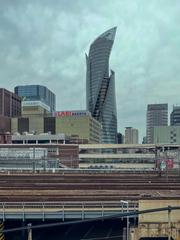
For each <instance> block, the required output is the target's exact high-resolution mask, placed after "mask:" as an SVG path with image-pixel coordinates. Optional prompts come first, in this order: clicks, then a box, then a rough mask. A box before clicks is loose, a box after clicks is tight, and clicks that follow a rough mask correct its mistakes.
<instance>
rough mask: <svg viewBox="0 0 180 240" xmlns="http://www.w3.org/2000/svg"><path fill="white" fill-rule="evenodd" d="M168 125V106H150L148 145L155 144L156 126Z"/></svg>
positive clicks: (147, 130)
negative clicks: (154, 133) (154, 132)
mask: <svg viewBox="0 0 180 240" xmlns="http://www.w3.org/2000/svg"><path fill="white" fill-rule="evenodd" d="M167 125H168V104H166V103H165V104H148V106H147V115H146V137H147V143H153V131H154V129H153V128H154V127H155V126H167Z"/></svg>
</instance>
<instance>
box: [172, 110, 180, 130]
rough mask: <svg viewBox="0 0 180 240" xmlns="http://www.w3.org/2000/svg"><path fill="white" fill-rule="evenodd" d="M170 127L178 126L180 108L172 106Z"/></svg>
mask: <svg viewBox="0 0 180 240" xmlns="http://www.w3.org/2000/svg"><path fill="white" fill-rule="evenodd" d="M170 124H171V126H180V106H173V111H172V113H171V116H170Z"/></svg>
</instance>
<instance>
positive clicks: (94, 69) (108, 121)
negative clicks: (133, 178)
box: [86, 27, 117, 143]
mask: <svg viewBox="0 0 180 240" xmlns="http://www.w3.org/2000/svg"><path fill="white" fill-rule="evenodd" d="M115 33H116V27H114V28H111V29H109V30H108V31H106V32H104V33H103V34H101V35H100V36H99V37H98V38H96V40H95V41H94V42H93V43H92V44H91V46H90V50H89V55H86V63H87V72H86V104H87V110H88V111H90V112H91V114H92V116H93V117H94V118H95V119H97V120H98V121H99V122H100V123H101V124H102V134H101V138H102V142H103V143H116V142H117V113H116V97H115V73H114V71H112V70H111V72H110V73H109V57H110V53H111V49H112V45H113V42H114V38H115Z"/></svg>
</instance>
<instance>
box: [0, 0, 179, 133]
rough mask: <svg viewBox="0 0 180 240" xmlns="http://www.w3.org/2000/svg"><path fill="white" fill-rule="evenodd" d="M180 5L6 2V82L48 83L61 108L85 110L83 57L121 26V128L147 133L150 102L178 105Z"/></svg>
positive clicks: (163, 1) (1, 39)
mask: <svg viewBox="0 0 180 240" xmlns="http://www.w3.org/2000/svg"><path fill="white" fill-rule="evenodd" d="M179 9H180V2H179V0H174V1H172V0H151V1H147V0H134V1H131V0H114V1H109V0H103V4H102V1H101V0H91V1H84V0H76V1H74V0H69V1H66V0H39V1H35V0H27V1H23V0H13V1H11V0H6V1H1V3H0V83H1V87H6V88H8V89H10V90H13V87H14V86H15V85H18V84H27V83H39V84H44V85H47V87H49V88H50V89H52V90H53V91H54V92H55V93H56V94H57V108H58V109H59V110H61V109H62V110H65V109H78V108H85V106H86V104H85V83H86V80H85V75H86V74H85V71H86V66H85V57H84V54H85V52H88V49H89V46H90V44H91V42H92V41H93V40H94V39H95V38H96V37H97V36H98V35H99V34H101V33H102V32H103V31H105V30H107V29H108V28H111V27H113V26H118V29H117V35H116V39H115V44H114V47H113V51H112V55H111V59H110V67H111V68H112V69H113V70H114V71H115V72H116V93H117V107H118V119H119V129H120V130H121V131H124V127H125V126H129V125H130V126H133V127H137V128H139V129H140V131H141V135H144V134H145V112H146V105H147V103H154V102H169V104H170V106H172V104H173V103H179V104H180V99H179V86H180V85H179V81H180V70H179V69H180V68H179V66H180V45H179V42H180V28H179V22H180V15H179Z"/></svg>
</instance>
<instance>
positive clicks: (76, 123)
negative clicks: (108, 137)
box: [56, 115, 101, 143]
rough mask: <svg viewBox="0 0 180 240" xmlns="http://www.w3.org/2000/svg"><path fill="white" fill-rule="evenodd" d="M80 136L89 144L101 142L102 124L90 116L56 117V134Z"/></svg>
mask: <svg viewBox="0 0 180 240" xmlns="http://www.w3.org/2000/svg"><path fill="white" fill-rule="evenodd" d="M58 133H64V134H65V135H67V136H71V135H78V136H79V138H81V139H87V140H88V142H89V143H100V142H101V124H100V123H99V122H98V121H97V120H95V119H94V118H93V117H91V116H90V115H86V116H63V117H56V134H58Z"/></svg>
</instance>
